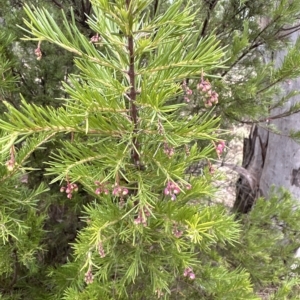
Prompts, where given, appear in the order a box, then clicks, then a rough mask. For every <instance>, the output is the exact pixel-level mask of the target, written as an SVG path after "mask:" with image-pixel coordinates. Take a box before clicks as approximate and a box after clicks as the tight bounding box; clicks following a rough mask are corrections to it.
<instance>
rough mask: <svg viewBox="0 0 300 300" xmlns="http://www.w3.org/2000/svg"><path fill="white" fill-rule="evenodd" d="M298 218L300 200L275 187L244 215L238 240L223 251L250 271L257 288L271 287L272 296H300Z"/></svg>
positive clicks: (231, 261) (231, 260)
mask: <svg viewBox="0 0 300 300" xmlns="http://www.w3.org/2000/svg"><path fill="white" fill-rule="evenodd" d="M299 217H300V208H299V203H298V200H295V199H292V197H291V195H290V193H289V192H287V191H286V190H283V189H280V190H275V189H273V192H272V194H271V196H270V198H269V199H268V201H266V200H265V199H263V198H260V199H258V200H257V202H256V203H255V206H254V207H253V209H252V210H251V211H250V212H249V213H248V214H247V215H243V216H241V222H242V228H243V230H242V231H241V233H240V238H239V243H238V244H236V245H234V246H230V247H228V248H227V249H226V251H225V253H224V256H225V257H226V259H228V261H229V262H230V264H232V265H233V266H240V267H242V268H243V269H245V270H247V271H248V272H249V274H250V275H251V278H252V282H253V283H254V284H255V286H256V289H257V290H262V291H263V290H264V289H267V288H270V287H272V288H273V290H275V292H274V296H273V298H272V297H271V298H270V299H298V297H299V288H298V286H299V269H298V267H297V266H298V264H299V259H298V258H295V257H294V252H295V250H296V249H297V248H298V247H299V241H300V234H299V232H300V231H299ZM285 297H286V298H285Z"/></svg>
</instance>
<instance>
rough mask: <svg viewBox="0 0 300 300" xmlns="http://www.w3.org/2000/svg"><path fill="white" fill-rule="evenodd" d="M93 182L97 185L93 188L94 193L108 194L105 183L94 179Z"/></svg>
mask: <svg viewBox="0 0 300 300" xmlns="http://www.w3.org/2000/svg"><path fill="white" fill-rule="evenodd" d="M95 184H96V185H97V186H98V187H97V188H96V190H95V194H97V195H100V194H102V193H103V194H105V195H108V193H109V190H108V188H107V187H106V183H101V182H100V181H95Z"/></svg>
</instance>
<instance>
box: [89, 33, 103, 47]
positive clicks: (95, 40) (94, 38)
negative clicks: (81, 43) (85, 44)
mask: <svg viewBox="0 0 300 300" xmlns="http://www.w3.org/2000/svg"><path fill="white" fill-rule="evenodd" d="M100 41H101V37H100V35H99V33H96V34H95V35H93V36H92V37H91V39H90V42H91V43H93V44H95V43H99V42H100Z"/></svg>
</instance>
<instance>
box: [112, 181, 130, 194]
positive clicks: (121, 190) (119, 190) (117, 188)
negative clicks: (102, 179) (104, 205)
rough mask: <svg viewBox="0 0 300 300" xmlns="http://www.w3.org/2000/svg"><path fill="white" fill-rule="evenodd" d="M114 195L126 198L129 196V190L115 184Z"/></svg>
mask: <svg viewBox="0 0 300 300" xmlns="http://www.w3.org/2000/svg"><path fill="white" fill-rule="evenodd" d="M112 194H113V195H114V196H116V197H121V198H122V197H123V196H126V195H127V194H128V189H127V188H126V187H123V186H120V185H119V184H117V183H115V185H113V191H112Z"/></svg>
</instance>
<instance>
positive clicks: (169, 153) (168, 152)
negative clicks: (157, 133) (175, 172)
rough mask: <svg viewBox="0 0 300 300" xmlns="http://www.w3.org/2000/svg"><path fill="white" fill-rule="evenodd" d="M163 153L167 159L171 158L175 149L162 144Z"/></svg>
mask: <svg viewBox="0 0 300 300" xmlns="http://www.w3.org/2000/svg"><path fill="white" fill-rule="evenodd" d="M164 153H165V154H166V155H167V156H168V157H169V158H171V157H172V156H173V155H174V153H175V149H174V147H172V146H170V145H169V144H168V143H166V142H165V143H164Z"/></svg>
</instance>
